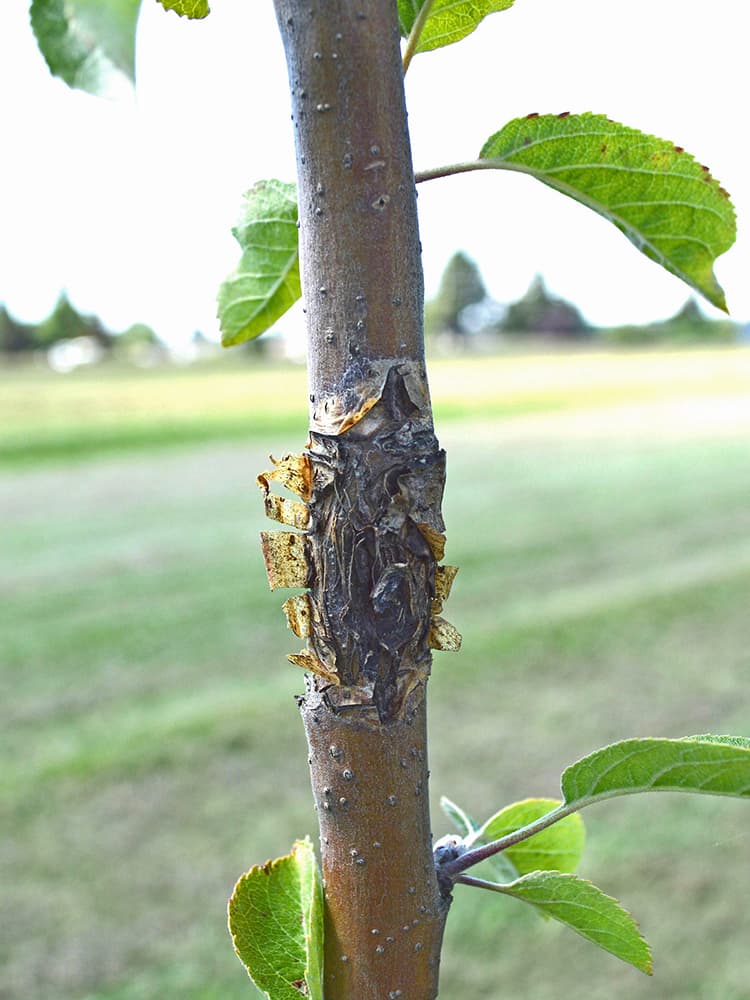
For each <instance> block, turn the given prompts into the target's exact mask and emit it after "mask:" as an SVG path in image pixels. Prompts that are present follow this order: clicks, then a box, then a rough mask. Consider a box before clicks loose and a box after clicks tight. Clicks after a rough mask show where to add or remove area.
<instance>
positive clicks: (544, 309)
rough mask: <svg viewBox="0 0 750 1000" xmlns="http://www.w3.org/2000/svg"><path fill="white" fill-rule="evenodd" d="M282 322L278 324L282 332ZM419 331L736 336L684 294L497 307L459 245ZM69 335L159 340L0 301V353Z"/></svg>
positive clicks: (554, 299) (536, 286) (471, 336)
mask: <svg viewBox="0 0 750 1000" xmlns="http://www.w3.org/2000/svg"><path fill="white" fill-rule="evenodd" d="M283 325H284V324H283V323H282V324H281V325H280V326H281V328H282V332H283ZM425 332H426V334H427V336H428V337H431V338H433V339H437V338H441V339H442V340H443V341H444V343H446V344H447V345H448V346H449V347H453V348H467V347H471V346H472V345H475V344H476V342H477V339H478V338H477V335H480V337H481V338H482V339H483V340H484V342H485V343H489V344H490V345H491V344H492V341H493V339H494V338H496V337H499V338H502V339H504V340H510V341H514V340H520V339H523V338H533V339H534V340H537V341H539V340H541V341H545V340H546V341H554V342H560V343H565V342H569V341H573V342H586V341H593V342H596V341H603V342H606V343H612V344H643V345H644V346H645V345H648V344H650V343H668V344H675V343H699V342H704V341H705V342H714V343H731V342H732V341H735V340H737V339H738V336H739V326H738V324H736V323H734V322H732V321H731V320H728V319H719V320H714V319H710V318H709V317H708V316H706V315H705V313H704V312H702V310H701V308H700V306H699V305H698V303H697V302H696V301H695V299H694V298H692V297H691V298H689V299H688V300H687V301H686V302H685V304H684V305H683V306H682V307H681V308H680V309H679V310H678V311H677V312H676V313H675V315H674V316H671V317H670V318H668V319H666V320H660V321H655V322H651V323H645V324H630V325H624V326H613V327H596V326H593V325H592V324H591V323H589V322H588V321H587V319H586V317H585V316H584V315H583V314H582V312H581V310H580V309H579V308H578V307H577V306H576V305H575V304H574V303H573V302H571V301H569V300H567V299H565V298H563V297H560V296H557V295H555V294H554V293H553V292H552V291H550V290H549V288H548V287H547V284H546V283H545V281H544V278H543V277H542V276H541V275H539V274H537V275H535V276H534V278H533V279H532V281H531V283H530V284H529V287H528V289H527V291H526V292H525V293H524V294H523V295H522V296H521V297H520V298H518V299H517V300H515V301H512V302H510V303H508V304H507V305H504V304H502V303H500V302H498V301H497V300H495V299H494V298H493V296H492V295H491V294H490V292H489V290H488V289H487V286H486V284H485V281H484V278H483V277H482V274H481V271H480V269H479V267H478V265H477V264H476V262H475V261H474V260H473V259H472V258H471V257H470V256H469V255H468V254H466V253H465V252H464V251H462V250H459V251H456V253H454V254H453V256H452V257H451V258H450V260H449V261H448V263H447V265H446V267H445V270H444V272H443V275H442V278H441V280H440V285H439V287H438V290H437V293H436V295H435V296H434V298H432V299H430V300H429V301H428V302H427V305H426V309H425ZM76 337H89V338H91V339H93V340H94V341H96V343H97V344H99V345H100V346H101V348H102V349H103V352H104V353H107V352H108V351H110V350H111V349H112V348H114V347H117V346H119V347H124V346H126V345H128V346H133V345H155V344H158V343H159V338H158V335H157V333H156V332H154V331H153V330H152V329H151V327H149V326H148V325H146V324H145V323H133V324H132V325H131V326H130V327H128V329H127V330H125V331H122V332H113V331H111V330H109V329H107V327H106V326H105V324H104V323H103V322H102V321H101V319H99V317H98V316H95V315H89V314H85V313H81V312H79V311H78V310H77V309H76V307H75V306H74V305H73V304H72V303H71V301H70V299H69V298H68V296H67V295H66V294H65V292H62V293H61V294H60V296H59V297H58V299H57V302H56V303H55V306H54V308H53V309H52V311H51V313H50V314H49V316H48V317H47V318H46V319H44V320H42V321H41V322H39V323H23V322H21V321H20V320H18V319H17V318H16V317H15V316H14V315H13V313H12V312H11V311H10V310H9V309H8V308H7V307H6V306H5V305H3V304H2V303H0V353H2V354H6V355H23V354H24V353H28V352H34V351H45V350H48V349H49V348H50V347H52V346H53V344H56V343H58V342H59V341H61V340H72V339H75V338H76ZM266 343H267V341H261V342H260V344H261V345H263V344H266ZM256 346H257V345H256Z"/></svg>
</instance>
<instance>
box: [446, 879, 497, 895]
mask: <svg viewBox="0 0 750 1000" xmlns="http://www.w3.org/2000/svg"><path fill="white" fill-rule="evenodd" d="M456 882H458V883H459V884H460V885H475V886H476V887H477V888H478V889H491V890H492V891H493V892H505V887H504V886H503V885H502V884H501V883H500V882H488V881H487V879H484V878H475V877H474V876H473V875H459V876H458V878H457V879H456ZM508 895H509V894H508Z"/></svg>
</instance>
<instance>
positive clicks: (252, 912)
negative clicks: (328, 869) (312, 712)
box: [229, 837, 323, 1000]
mask: <svg viewBox="0 0 750 1000" xmlns="http://www.w3.org/2000/svg"><path fill="white" fill-rule="evenodd" d="M229 930H230V932H231V934H232V940H233V941H234V949H235V951H236V952H237V955H238V956H239V958H240V960H241V961H242V962H243V964H244V965H245V967H246V969H247V971H248V973H249V975H250V978H251V979H252V980H253V982H254V983H255V985H256V986H257V987H258V989H260V990H261V991H262V992H263V993H264V994H265V996H267V997H269V1000H300V997H308V998H310V1000H323V887H322V880H321V876H320V871H319V869H318V864H317V861H316V859H315V853H314V851H313V847H312V844H311V842H310V838H309V837H306V838H305V839H304V840H298V841H296V843H295V844H294V847H293V848H292V850H291V853H290V854H287V855H285V856H284V857H283V858H277V859H276V861H267V862H266V864H265V865H262V866H256V867H254V868H251V869H250V871H249V872H248V873H247V874H246V875H243V876H242V878H241V879H240V880H239V882H238V883H237V885H236V886H235V888H234V893H233V894H232V898H231V899H230V900H229Z"/></svg>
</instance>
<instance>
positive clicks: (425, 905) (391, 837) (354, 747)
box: [302, 680, 449, 1000]
mask: <svg viewBox="0 0 750 1000" xmlns="http://www.w3.org/2000/svg"><path fill="white" fill-rule="evenodd" d="M302 716H303V719H304V722H305V728H306V731H307V738H308V745H309V748H310V770H311V774H312V784H313V792H314V795H315V804H316V808H317V810H318V820H319V824H320V837H321V855H322V867H323V880H324V881H323V884H324V889H325V995H326V997H327V998H333V1000H396V998H400V1000H432V998H433V997H436V996H437V990H438V972H439V962H440V947H441V943H442V936H443V929H444V925H445V917H446V914H447V908H448V902H449V900H448V899H447V898H446V899H444V898H442V897H441V896H440V892H439V889H438V885H437V881H436V878H435V870H434V863H433V858H432V851H431V834H430V820H429V813H428V803H427V776H428V771H427V749H426V739H425V702H424V699H423V700H422V701H421V702H420V704H419V705H418V706H417V707H416V708H414V709H413V710H412V711H410V712H409V713H408V714H407V716H406V717H405V718H403V719H399V720H398V721H395V722H391V723H389V724H388V725H385V726H382V725H378V724H373V723H371V722H370V721H368V720H367V719H364V718H362V717H358V716H356V715H348V716H347V715H343V716H342V715H341V714H336V713H334V712H332V711H331V710H330V708H329V706H328V705H327V704H326V702H325V699H324V697H323V696H322V695H321V694H320V693H319V692H315V691H314V690H313V689H312V681H311V680H309V681H308V695H307V697H306V698H305V699H304V701H303V704H302Z"/></svg>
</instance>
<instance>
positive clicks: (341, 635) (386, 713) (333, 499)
mask: <svg viewBox="0 0 750 1000" xmlns="http://www.w3.org/2000/svg"><path fill="white" fill-rule="evenodd" d="M419 403H420V400H419V399H417V400H416V401H415V400H414V399H413V398H412V396H411V395H410V392H409V387H408V384H407V381H406V380H405V378H404V375H403V374H402V372H401V371H400V370H399V366H398V365H394V366H393V367H392V368H391V369H390V371H389V373H388V375H387V377H386V381H385V385H384V387H383V392H382V395H381V397H380V399H379V400H378V402H377V403H376V404H375V405H374V406H372V408H371V409H369V411H368V412H367V413H366V414H365V416H364V417H362V419H361V420H360V421H359V422H358V423H357V424H355V425H354V426H353V427H352V428H350V429H349V430H348V431H347V432H346V433H344V434H341V435H338V436H329V435H324V434H319V433H314V432H313V433H311V435H310V438H311V444H310V455H311V458H312V463H313V484H314V487H313V496H312V500H311V503H310V515H311V523H310V534H309V536H308V538H309V545H310V549H309V551H310V558H311V563H312V566H311V571H312V573H311V576H312V587H311V592H310V600H311V608H312V619H313V629H312V636H311V642H312V646H313V651H314V652H315V654H316V656H317V657H318V659H319V660H320V661H321V662H322V663H323V664H324V665H325V666H326V668H327V669H328V670H329V671H330V672H332V673H335V674H336V675H337V676H338V678H339V685H338V686H329V685H327V684H326V682H325V681H324V680H322V679H320V678H316V679H315V684H316V685H317V686H318V687H319V688H320V689H321V690H323V689H324V690H325V695H324V696H325V698H326V701H327V703H328V705H329V706H330V707H331V709H333V710H334V711H336V712H338V713H344V714H351V715H355V716H360V717H364V716H368V717H370V718H373V719H377V720H379V721H380V722H390V721H393V720H395V719H397V718H402V717H404V716H405V715H407V714H408V712H409V710H410V709H411V708H413V707H414V706H415V705H416V704H418V703H419V702H420V701H421V700H422V698H423V697H424V685H425V683H426V680H427V676H428V674H429V670H430V662H431V654H430V650H429V630H430V612H431V601H432V599H433V597H434V596H435V566H436V558H435V552H434V551H433V546H434V539H435V537H437V536H441V533H442V529H443V522H442V519H441V515H440V504H441V500H442V494H443V486H444V482H445V453H444V452H443V451H442V450H441V449H440V447H439V445H438V442H437V440H436V438H435V435H434V433H433V431H432V426H431V423H429V421H425V420H424V414H423V411H422V410H421V409H420V405H419ZM431 540H432V543H431Z"/></svg>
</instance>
